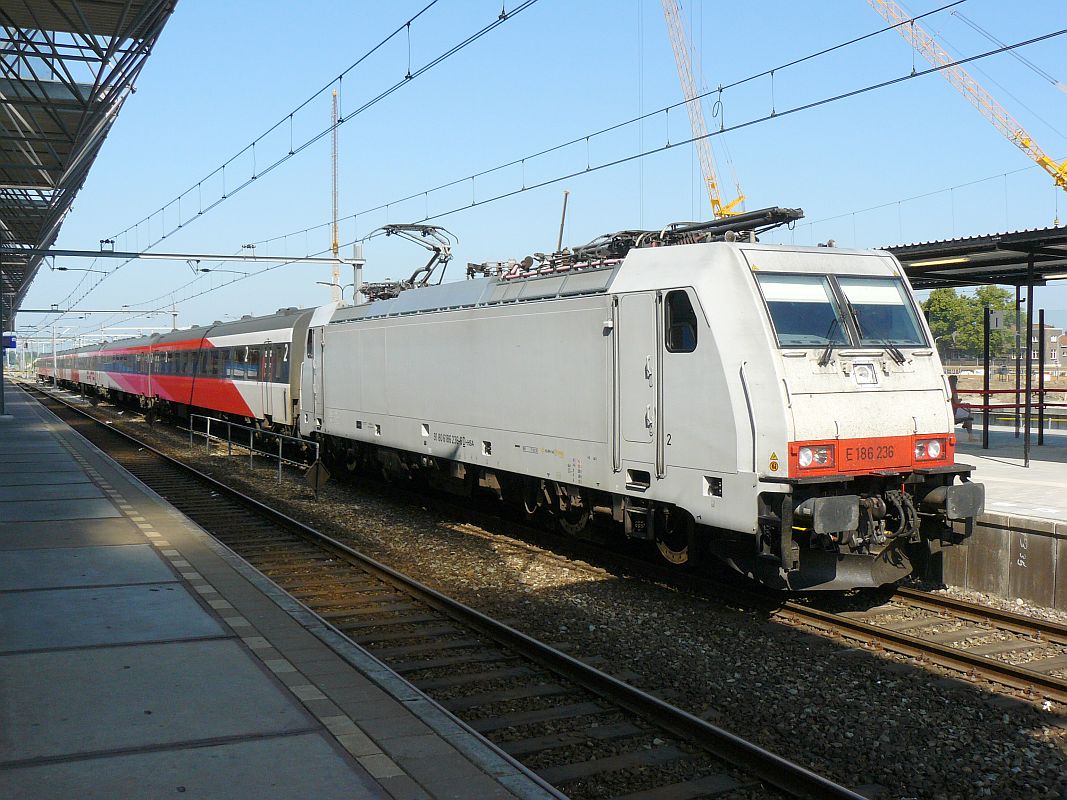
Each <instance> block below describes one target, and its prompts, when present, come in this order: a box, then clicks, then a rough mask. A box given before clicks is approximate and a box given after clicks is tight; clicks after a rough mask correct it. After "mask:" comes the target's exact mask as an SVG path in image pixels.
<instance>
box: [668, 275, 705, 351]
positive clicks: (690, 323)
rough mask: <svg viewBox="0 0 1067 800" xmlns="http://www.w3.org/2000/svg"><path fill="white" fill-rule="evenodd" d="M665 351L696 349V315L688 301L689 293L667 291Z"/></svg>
mask: <svg viewBox="0 0 1067 800" xmlns="http://www.w3.org/2000/svg"><path fill="white" fill-rule="evenodd" d="M664 322H665V324H666V326H667V352H669V353H692V352H693V351H694V350H696V349H697V315H696V313H695V312H694V311H693V304H692V303H691V302H689V293H688V292H685V291H682V290H679V291H674V292H668V293H667V315H666V319H665V320H664Z"/></svg>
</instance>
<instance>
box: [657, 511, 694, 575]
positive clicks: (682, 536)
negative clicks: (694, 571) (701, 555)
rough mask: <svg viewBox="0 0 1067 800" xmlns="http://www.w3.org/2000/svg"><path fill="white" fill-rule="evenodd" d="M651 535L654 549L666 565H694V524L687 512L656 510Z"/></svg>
mask: <svg viewBox="0 0 1067 800" xmlns="http://www.w3.org/2000/svg"><path fill="white" fill-rule="evenodd" d="M653 535H654V537H655V541H656V549H657V550H659V554H660V556H661V557H662V558H663V560H664V561H666V562H667V563H668V564H672V565H674V566H677V567H691V566H693V565H695V564H696V561H697V556H698V548H697V541H696V522H694V520H693V517H692V515H691V514H689V513H688V512H687V511H683V510H682V509H680V508H662V507H660V508H657V509H656V521H655V529H654V531H653Z"/></svg>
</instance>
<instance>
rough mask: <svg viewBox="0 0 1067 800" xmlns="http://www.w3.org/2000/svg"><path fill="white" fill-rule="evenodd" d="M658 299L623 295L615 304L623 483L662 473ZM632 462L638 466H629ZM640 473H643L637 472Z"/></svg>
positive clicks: (647, 295) (648, 480) (618, 431)
mask: <svg viewBox="0 0 1067 800" xmlns="http://www.w3.org/2000/svg"><path fill="white" fill-rule="evenodd" d="M659 315H660V307H659V300H658V298H657V296H656V294H655V293H653V292H645V293H639V294H624V295H620V296H619V297H618V306H617V308H616V315H615V316H616V317H617V320H616V328H615V335H616V342H617V350H616V353H615V364H616V370H617V374H616V388H617V392H618V394H617V398H616V408H617V415H616V416H617V421H616V437H617V438H616V441H617V442H618V450H619V453H620V456H621V461H622V464H621V467H622V469H624V470H628V471H629V474H627V475H626V477H625V480H626V482H627V483H628V484H638V483H642V482H643V483H646V484H648V483H651V476H652V475H653V474H655V475H657V476H659V477H662V475H663V468H662V467H663V465H662V458H657V449H658V444H657V443H658V439H659V430H660V421H659V405H660V403H659V389H660V385H659V375H660V366H661V364H660V362H661V360H662V358H661V356H660V352H661V348H660V346H659V341H658V340H659V330H660V326H659V325H657V319H658V317H659ZM634 463H637V464H640V465H644V466H645V467H646V468H647V469H641V468H640V467H636V468H632V467H631V466H630V465H632V464H634ZM641 472H644V473H645V474H644V475H641V474H640V473H641Z"/></svg>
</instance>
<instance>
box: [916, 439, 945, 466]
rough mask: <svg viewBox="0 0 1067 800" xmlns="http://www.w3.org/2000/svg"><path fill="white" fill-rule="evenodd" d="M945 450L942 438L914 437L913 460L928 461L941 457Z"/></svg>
mask: <svg viewBox="0 0 1067 800" xmlns="http://www.w3.org/2000/svg"><path fill="white" fill-rule="evenodd" d="M944 452H945V440H944V439H916V440H915V460H916V461H930V460H935V459H938V458H941V455H942V454H943V453H944Z"/></svg>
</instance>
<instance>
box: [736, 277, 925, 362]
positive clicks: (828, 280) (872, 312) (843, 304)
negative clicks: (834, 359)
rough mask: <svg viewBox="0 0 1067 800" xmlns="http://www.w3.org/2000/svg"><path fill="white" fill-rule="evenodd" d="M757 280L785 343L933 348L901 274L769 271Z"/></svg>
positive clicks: (780, 341)
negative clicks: (843, 274)
mask: <svg viewBox="0 0 1067 800" xmlns="http://www.w3.org/2000/svg"><path fill="white" fill-rule="evenodd" d="M756 281H757V283H758V284H759V286H760V290H761V291H762V292H763V299H764V301H765V303H766V306H767V311H768V314H769V316H770V318H771V323H772V325H773V326H774V331H775V335H776V336H777V338H778V346H779V347H782V348H794V347H824V346H825V347H827V348H832V347H836V346H847V345H854V346H859V347H884V348H887V349H896V348H899V347H926V346H927V342H926V337H925V336H924V335H923V332H922V329H921V327H920V326H919V323H918V319H917V317H916V312H915V306H914V304H913V303H912V302H911V300H910V298H909V297H908V294H907V290H906V288H905V287H904V285H903V283H902V282H901V281H900V280H899V279H897V278H872V277H858V276H857V277H851V276H849V277H846V276H836V275H788V274H769V273H763V274H759V275H757V276H756Z"/></svg>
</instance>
